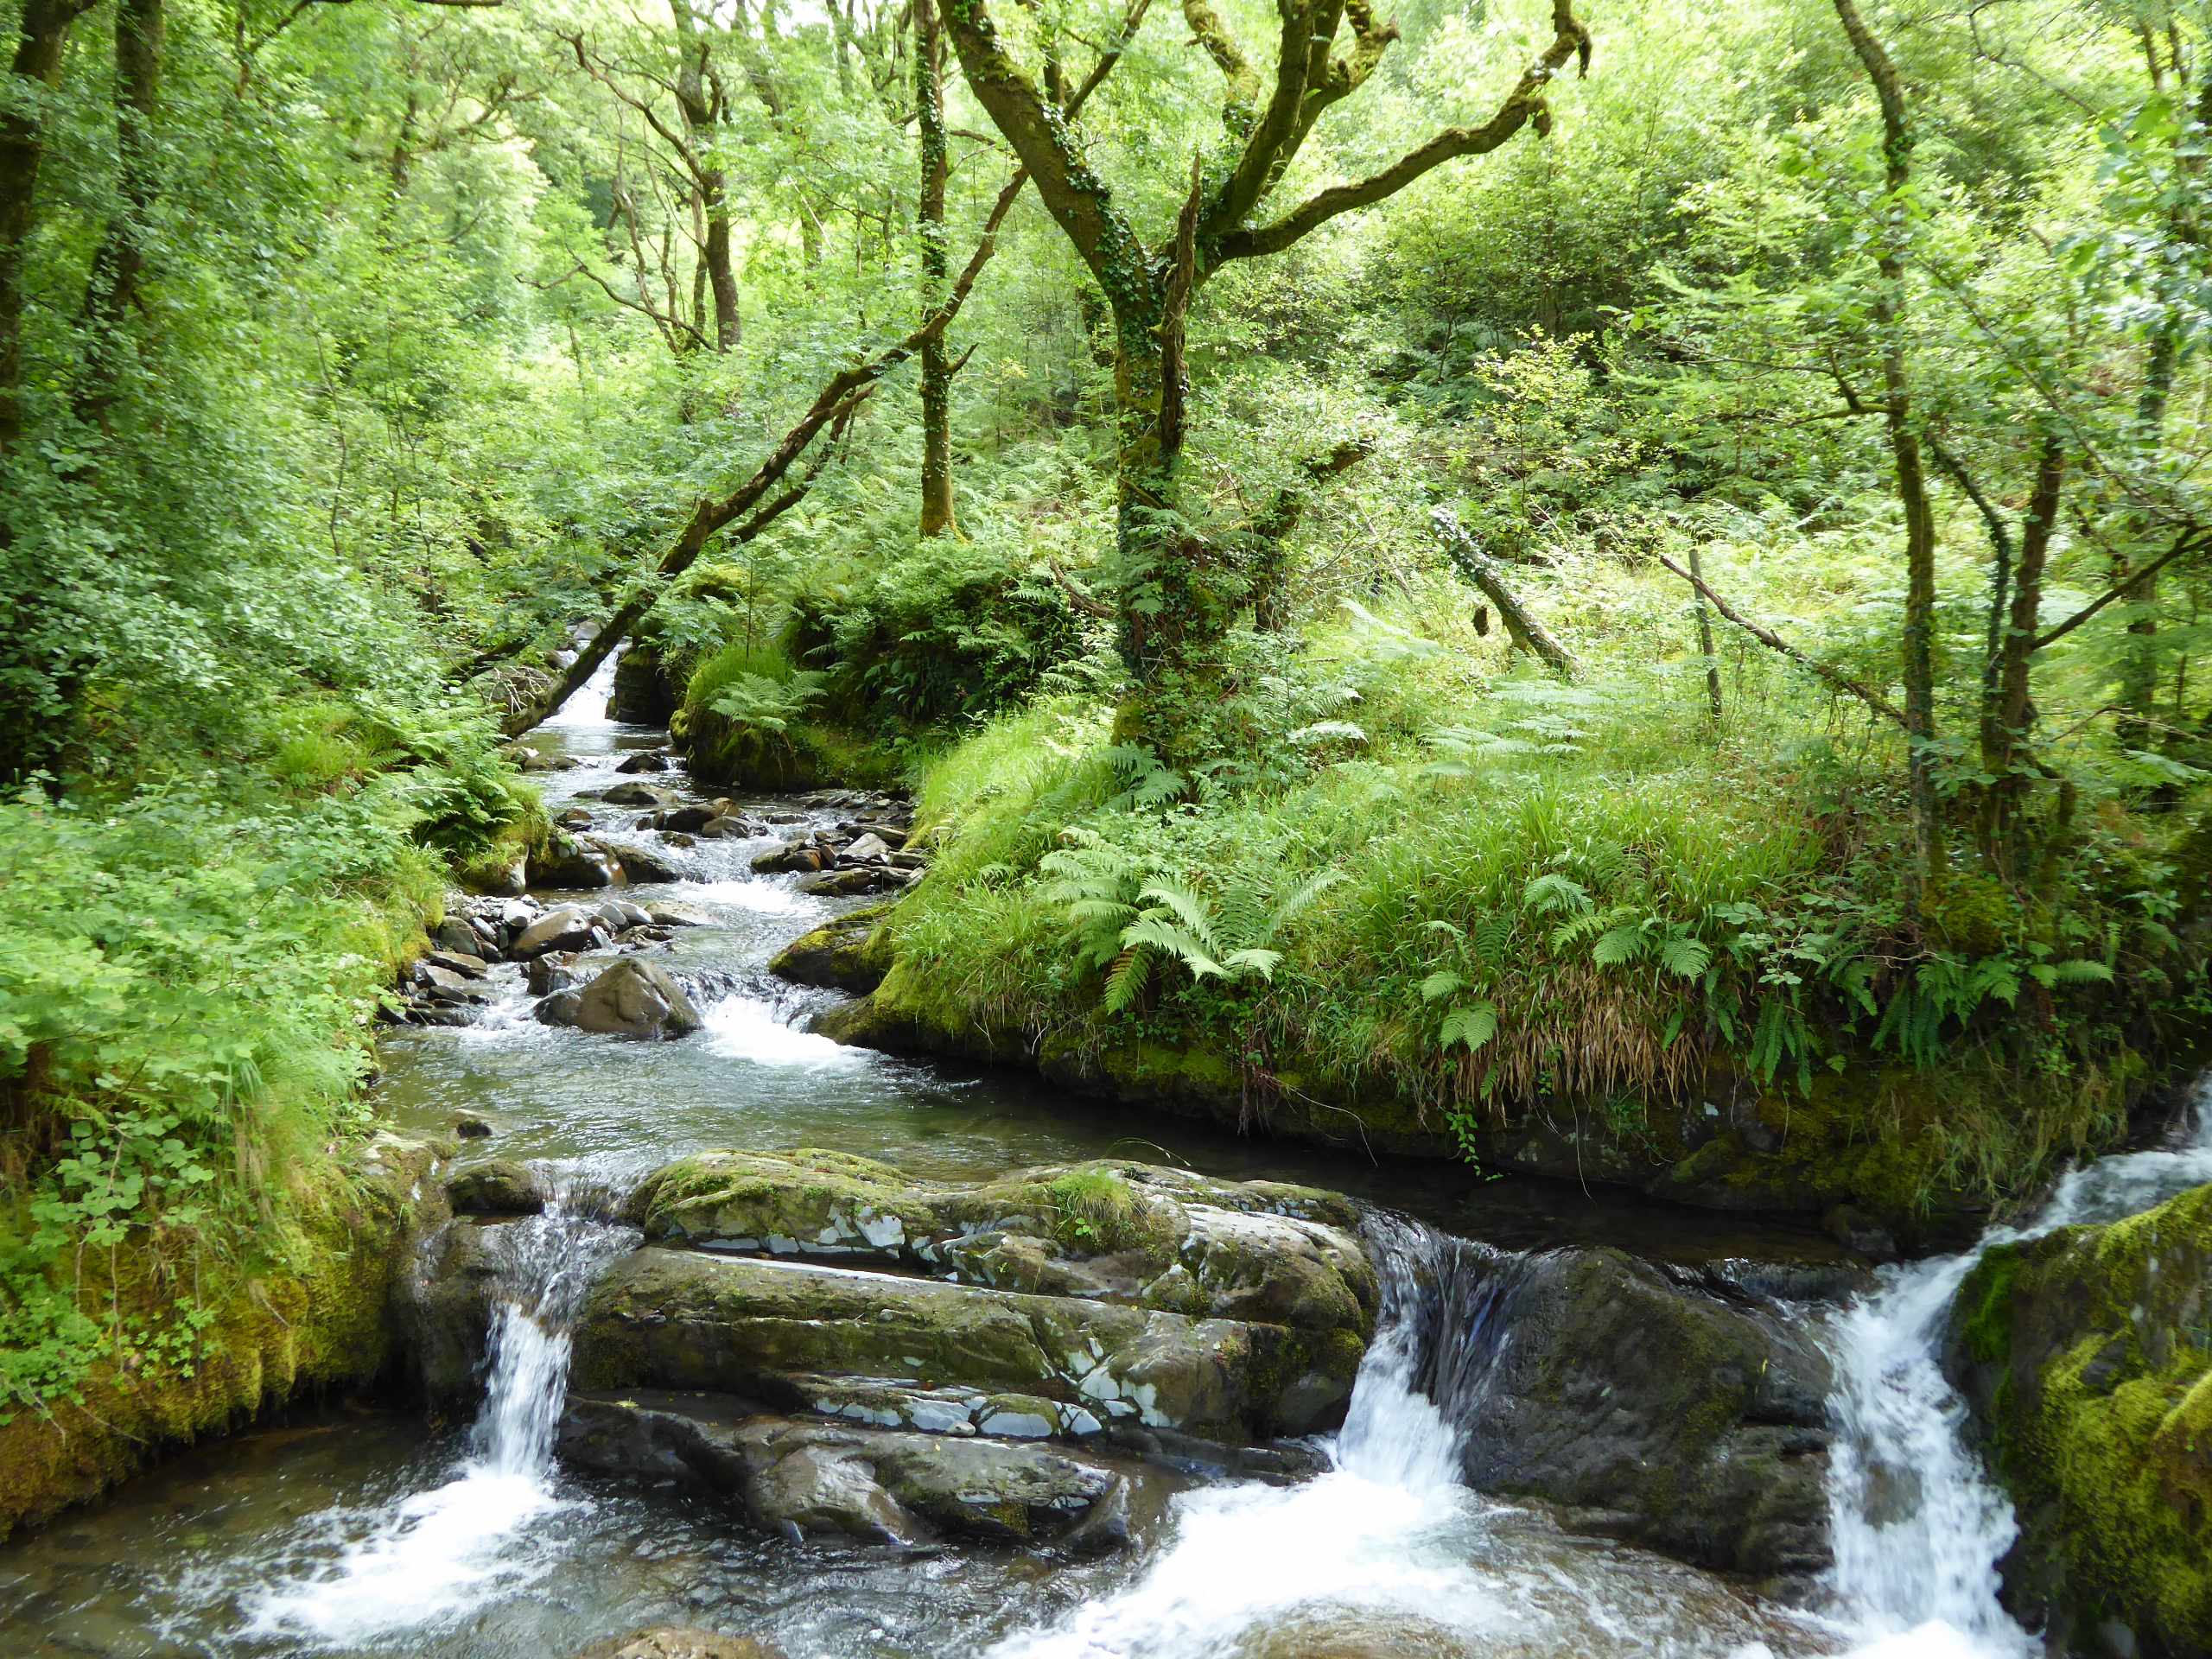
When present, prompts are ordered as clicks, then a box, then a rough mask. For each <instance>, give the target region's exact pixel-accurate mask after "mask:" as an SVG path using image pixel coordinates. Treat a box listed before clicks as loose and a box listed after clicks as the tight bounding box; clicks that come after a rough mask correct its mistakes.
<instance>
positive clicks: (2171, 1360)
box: [1944, 1186, 2212, 1656]
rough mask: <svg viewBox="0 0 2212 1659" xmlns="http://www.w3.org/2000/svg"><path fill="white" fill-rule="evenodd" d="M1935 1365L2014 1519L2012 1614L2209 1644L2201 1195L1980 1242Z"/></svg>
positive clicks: (2210, 1383) (2202, 1646)
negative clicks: (1964, 1406)
mask: <svg viewBox="0 0 2212 1659" xmlns="http://www.w3.org/2000/svg"><path fill="white" fill-rule="evenodd" d="M1944 1367H1945V1370H1946V1371H1947V1373H1948V1375H1949V1376H1950V1377H1951V1378H1952V1380H1953V1382H1954V1383H1955V1384H1956V1385H1957V1386H1958V1388H1959V1389H1960V1391H1961V1393H1962V1394H1963V1395H1965V1397H1966V1399H1967V1402H1968V1403H1969V1404H1970V1405H1971V1407H1972V1408H1973V1411H1974V1422H1975V1425H1976V1429H1977V1433H1978V1435H1979V1438H1980V1442H1981V1445H1982V1446H1983V1449H1984V1451H1985V1452H1986V1454H1987V1456H1988V1458H1989V1459H1990V1462H1991V1464H1992V1465H1993V1468H1994V1469H1995V1471H1996V1472H1997V1473H1998V1475H1999V1478H2001V1479H2002V1480H2003V1481H2004V1483H2005V1486H2006V1488H2007V1489H2008V1490H2009V1491H2011V1493H2012V1498H2013V1502H2014V1504H2015V1506H2016V1507H2017V1508H2018V1511H2019V1515H2020V1520H2021V1528H2022V1535H2021V1540H2020V1542H2019V1544H2018V1546H2017V1547H2016V1548H2015V1550H2014V1552H2013V1555H2012V1558H2011V1559H2010V1560H2008V1561H2007V1562H2006V1564H2005V1576H2006V1586H2007V1592H2008V1598H2009V1599H2011V1600H2012V1602H2013V1603H2014V1605H2015V1608H2016V1611H2019V1612H2021V1613H2022V1614H2024V1616H2026V1617H2028V1618H2033V1619H2037V1621H2038V1622H2040V1621H2041V1620H2043V1619H2045V1618H2048V1619H2051V1620H2054V1621H2056V1622H2057V1623H2059V1624H2063V1625H2067V1626H2069V1628H2070V1629H2071V1628H2078V1629H2079V1630H2080V1631H2082V1632H2083V1633H2086V1631H2087V1630H2088V1627H2090V1626H2094V1625H2096V1624H2113V1625H2118V1626H2120V1627H2124V1628H2126V1630H2131V1631H2132V1632H2133V1636H2134V1639H2135V1641H2136V1643H2137V1644H2138V1647H2139V1651H2141V1652H2143V1653H2145V1654H2147V1655H2154V1656H2155V1655H2182V1654H2201V1653H2204V1652H2208V1651H2212V1186H2202V1187H2198V1188H2196V1189H2195V1190H2194V1191H2192V1192H2185V1193H2183V1194H2182V1195H2181V1196H2180V1197H2178V1198H2172V1199H2171V1200H2169V1201H2168V1202H2166V1203H2165V1204H2163V1205H2159V1206H2158V1208H2157V1209H2155V1210H2152V1211H2148V1212H2147V1213H2145V1214H2143V1215H2140V1216H2137V1217H2132V1218H2131V1219H2128V1220H2126V1221H2117V1222H2113V1223H2110V1224H2105V1225H2101V1226H2087V1227H2069V1228H2064V1229H2062V1230H2059V1231H2057V1232H2055V1233H2052V1234H2050V1235H2048V1236H2044V1237H2042V1238H2037V1239H2033V1240H2030V1241H2027V1242H2024V1243H2013V1244H2006V1245H2000V1246H1999V1247H1997V1248H1995V1249H1992V1250H1990V1251H1989V1252H1988V1253H1987V1254H1986V1255H1984V1256H1983V1257H1982V1259H1981V1261H1980V1262H1978V1263H1977V1264H1976V1265H1975V1267H1974V1271H1973V1272H1972V1273H1971V1274H1968V1276H1967V1280H1966V1281H1965V1283H1964V1284H1963V1285H1961V1287H1960V1289H1959V1293H1958V1295H1957V1297H1956V1298H1955V1300H1954V1301H1953V1303H1952V1307H1951V1314H1950V1323H1949V1326H1948V1333H1947V1340H1946V1344H1945V1351H1944Z"/></svg>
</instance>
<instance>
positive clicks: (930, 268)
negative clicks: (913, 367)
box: [914, 0, 953, 537]
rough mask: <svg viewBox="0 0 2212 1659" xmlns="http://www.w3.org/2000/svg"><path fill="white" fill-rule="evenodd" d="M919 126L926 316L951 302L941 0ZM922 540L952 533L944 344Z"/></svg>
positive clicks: (918, 81) (920, 53) (917, 40)
mask: <svg viewBox="0 0 2212 1659" xmlns="http://www.w3.org/2000/svg"><path fill="white" fill-rule="evenodd" d="M914 107H915V111H916V121H915V124H916V126H917V127H918V129H919V130H920V134H921V161H922V181H921V198H920V204H919V207H918V212H917V213H916V219H917V221H918V229H919V231H920V236H921V245H922V310H923V313H924V315H927V314H928V313H929V312H931V311H933V310H935V309H936V308H938V306H939V305H941V304H943V303H944V284H945V281H946V278H947V277H948V276H949V275H950V261H949V259H948V258H947V250H946V247H945V234H944V187H945V181H946V180H947V178H948V177H949V176H950V173H951V164H950V157H949V154H948V151H947V149H946V145H945V135H944V35H943V33H942V32H941V31H940V30H939V29H938V18H937V5H936V0H914ZM921 375H922V526H921V528H922V534H923V535H924V536H925V537H929V536H942V535H944V533H945V532H946V531H950V530H951V529H952V528H953V512H952V364H951V359H950V356H949V355H948V353H947V351H946V347H945V343H944V335H943V334H936V335H932V336H931V338H930V339H929V340H927V341H925V343H924V345H923V346H922V353H921Z"/></svg>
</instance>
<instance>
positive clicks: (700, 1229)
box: [625, 1149, 1379, 1341]
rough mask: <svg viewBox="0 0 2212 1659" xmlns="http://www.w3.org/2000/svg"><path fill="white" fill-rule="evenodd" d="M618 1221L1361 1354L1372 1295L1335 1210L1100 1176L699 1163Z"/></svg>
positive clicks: (722, 1244) (1302, 1197) (818, 1160)
mask: <svg viewBox="0 0 2212 1659" xmlns="http://www.w3.org/2000/svg"><path fill="white" fill-rule="evenodd" d="M625 1213H626V1217H627V1218H628V1219H629V1220H630V1221H631V1222H632V1224H635V1225H637V1226H638V1227H639V1228H641V1229H642V1230H644V1232H645V1236H646V1237H647V1238H648V1239H649V1240H653V1241H658V1242H670V1243H692V1244H699V1245H704V1246H708V1247H709V1248H712V1249H718V1250H725V1251H731V1252H736V1253H741V1254H766V1255H784V1256H801V1257H805V1256H812V1257H817V1258H823V1259H839V1258H857V1259H863V1260H874V1261H878V1262H886V1263H890V1264H895V1265H898V1266H899V1267H902V1268H906V1269H908V1270H910V1271H913V1272H918V1273H922V1274H930V1275H931V1276H934V1277H939V1278H950V1279H957V1280H959V1281H964V1282H968V1283H981V1284H983V1285H987V1286H992V1287H997V1288H1001V1289H1009V1290H1019V1291H1024V1292H1027V1293H1030V1294H1040V1295H1050V1296H1083V1297H1089V1298H1095V1299H1098V1300H1106V1301H1113V1302H1123V1303H1130V1304H1135V1305H1137V1306H1146V1307H1156V1308H1160V1309H1162V1310H1164V1311H1167V1312H1173V1313H1186V1314H1191V1315H1193V1316H1201V1317H1205V1316H1212V1317H1224V1318H1230V1319H1243V1320H1250V1321H1259V1322H1262V1323H1268V1324H1278V1325H1291V1326H1294V1327H1296V1328H1299V1329H1301V1330H1313V1331H1326V1332H1335V1331H1349V1332H1354V1333H1356V1335H1357V1338H1359V1339H1360V1340H1361V1341H1364V1340H1365V1339H1366V1338H1367V1337H1368V1336H1369V1335H1370V1333H1371V1332H1372V1331H1373V1329H1374V1319H1375V1311H1376V1303H1377V1300H1378V1294H1379V1293H1378V1290H1377V1287H1376V1277H1375V1270H1374V1268H1373V1265H1372V1264H1371V1263H1370V1262H1369V1261H1368V1259H1367V1255H1366V1253H1365V1251H1364V1250H1363V1249H1362V1248H1361V1247H1360V1244H1359V1243H1358V1240H1357V1236H1355V1233H1356V1229H1357V1225H1358V1213H1357V1207H1356V1206H1355V1205H1353V1204H1352V1203H1351V1200H1350V1199H1348V1198H1344V1197H1343V1196H1342V1195H1340V1194H1338V1193H1332V1192H1323V1191H1321V1190H1320V1189H1319V1188H1313V1187H1301V1186H1293V1185H1286V1184H1284V1183H1281V1182H1271V1181H1255V1182H1236V1181H1217V1180H1211V1179H1207V1178H1205V1177H1204V1176H1200V1175H1197V1174H1194V1173H1191V1172H1189V1171H1185V1170H1176V1169H1168V1168H1163V1167H1160V1166H1155V1165H1148V1164H1139V1163H1133V1162H1128V1161H1126V1160H1111V1159H1102V1160H1094V1161H1092V1162H1090V1163H1084V1164H1077V1165H1072V1166H1053V1167H1049V1168H1044V1169H1035V1170H1024V1171H1019V1172H1016V1173H1013V1174H1010V1175H1007V1176H1004V1177H1001V1178H1000V1179H996V1180H991V1181H984V1182H978V1183H973V1184H967V1185H957V1184H946V1183H933V1182H924V1181H917V1180H914V1179H911V1178H910V1177H908V1176H906V1175H905V1174H904V1173H901V1172H900V1171H899V1170H897V1169H894V1168H893V1167H891V1166H889V1165H887V1164H880V1163H877V1162H874V1160H869V1159H865V1158H859V1157H855V1156H853V1155H851V1154H844V1153H835V1152H824V1151H818V1150H810V1149H802V1150H799V1151H796V1152H788V1153H755V1152H715V1153H702V1154H696V1155H695V1156H693V1157H690V1158H686V1159H682V1160H678V1161H677V1162H676V1163H673V1164H671V1165H669V1166H667V1167H665V1168H664V1169H662V1170H659V1171H658V1172H656V1173H654V1174H653V1175H652V1176H650V1177H649V1178H647V1179H646V1180H645V1182H644V1184H643V1185H640V1186H639V1188H638V1190H637V1192H635V1193H633V1194H632V1197H631V1198H630V1200H629V1203H628V1205H627V1206H626V1212H625Z"/></svg>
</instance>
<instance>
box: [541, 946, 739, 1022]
mask: <svg viewBox="0 0 2212 1659" xmlns="http://www.w3.org/2000/svg"><path fill="white" fill-rule="evenodd" d="M537 1018H538V1019H539V1020H543V1022H544V1023H545V1024H547V1025H567V1026H575V1027H579V1028H580V1029H582V1030H584V1031H590V1032H596V1033H600V1034H601V1036H607V1037H630V1038H639V1039H666V1038H671V1037H683V1036H688V1035H690V1033H692V1032H695V1031H696V1030H698V1029H699V1027H700V1024H701V1021H700V1019H699V1011H698V1009H697V1008H696V1007H693V1006H692V1003H691V999H690V997H689V996H688V995H685V994H684V990H683V987H682V986H681V985H678V984H677V982H676V981H675V980H673V979H672V978H671V977H670V976H669V975H668V972H667V970H666V969H662V968H658V967H655V966H654V965H653V964H652V963H649V962H639V961H638V960H636V959H635V958H634V957H632V958H628V959H626V960H624V961H621V962H618V963H615V964H614V965H613V967H611V968H607V969H604V970H602V971H601V974H600V975H599V976H598V977H597V978H595V979H594V980H593V981H592V982H590V983H589V984H588V985H586V986H584V987H583V988H582V989H580V990H569V991H561V992H558V993H556V995H552V996H550V997H548V998H546V1000H545V1001H543V1002H541V1003H539V1004H538V1006H537Z"/></svg>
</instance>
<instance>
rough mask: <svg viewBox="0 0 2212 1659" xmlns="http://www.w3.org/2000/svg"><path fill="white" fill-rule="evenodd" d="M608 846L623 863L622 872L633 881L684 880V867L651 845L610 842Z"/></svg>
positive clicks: (621, 863)
mask: <svg viewBox="0 0 2212 1659" xmlns="http://www.w3.org/2000/svg"><path fill="white" fill-rule="evenodd" d="M607 850H608V851H609V852H611V853H613V855H614V857H615V861H617V862H618V863H620V865H621V867H622V874H624V875H625V876H626V877H628V878H629V879H630V880H632V881H681V880H683V867H682V866H681V865H679V864H678V863H677V861H675V860H674V859H672V858H670V857H668V856H667V855H665V854H664V853H661V852H658V851H656V850H655V849H652V848H651V847H641V846H639V845H637V844H635V843H634V842H608V843H607Z"/></svg>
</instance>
